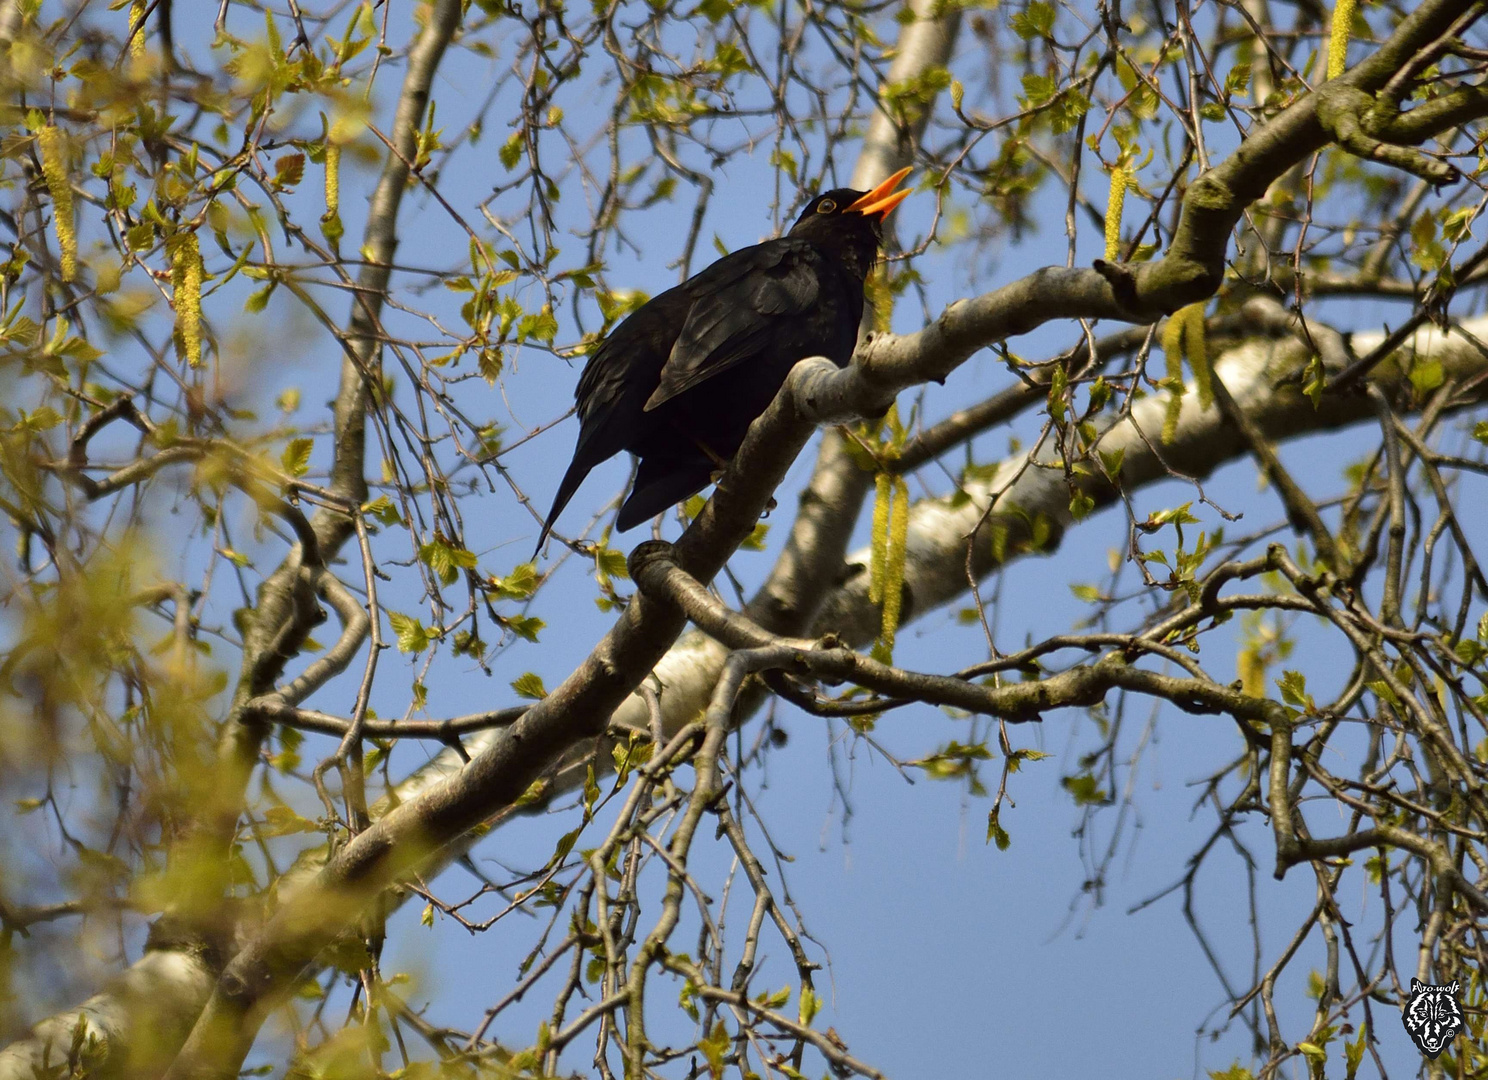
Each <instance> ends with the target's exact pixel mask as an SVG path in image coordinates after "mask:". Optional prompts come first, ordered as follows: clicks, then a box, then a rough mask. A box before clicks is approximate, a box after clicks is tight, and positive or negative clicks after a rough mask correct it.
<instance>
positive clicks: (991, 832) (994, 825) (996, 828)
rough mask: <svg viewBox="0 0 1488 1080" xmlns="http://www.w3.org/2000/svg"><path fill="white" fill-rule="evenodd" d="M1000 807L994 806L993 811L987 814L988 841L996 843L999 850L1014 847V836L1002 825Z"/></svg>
mask: <svg viewBox="0 0 1488 1080" xmlns="http://www.w3.org/2000/svg"><path fill="white" fill-rule="evenodd" d="M1000 809H1001V808H1000V807H995V806H994V807H993V808H992V812H991V813H989V814H988V815H987V843H989V844H996V845H997V850H998V851H1006V850H1007V849H1008V848H1010V847H1012V844H1013V838H1012V837H1011V836H1010V835H1008V831H1007V830H1006V829H1004V828H1003V827H1002V822H1000V821H999V820H998V815H999V812H1000Z"/></svg>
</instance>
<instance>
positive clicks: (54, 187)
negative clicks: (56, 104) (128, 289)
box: [36, 124, 77, 281]
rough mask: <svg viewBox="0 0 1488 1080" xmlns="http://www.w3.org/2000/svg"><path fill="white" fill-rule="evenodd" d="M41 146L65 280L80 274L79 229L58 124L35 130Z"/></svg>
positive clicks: (44, 172)
mask: <svg viewBox="0 0 1488 1080" xmlns="http://www.w3.org/2000/svg"><path fill="white" fill-rule="evenodd" d="M36 141H37V143H38V144H39V148H40V150H41V174H42V176H43V178H44V179H45V180H46V186H47V192H48V194H50V195H51V197H52V225H53V226H54V227H55V228H56V230H57V249H58V250H59V251H60V252H61V253H62V280H63V281H71V280H72V279H73V278H74V277H76V276H77V230H76V229H75V228H74V227H73V222H72V183H71V182H70V181H69V180H68V178H67V137H66V136H65V135H63V134H62V129H61V128H59V127H57V125H55V124H48V125H47V126H46V127H44V128H42V129H41V130H40V131H38V132H37V133H36Z"/></svg>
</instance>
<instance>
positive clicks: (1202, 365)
mask: <svg viewBox="0 0 1488 1080" xmlns="http://www.w3.org/2000/svg"><path fill="white" fill-rule="evenodd" d="M1178 314H1179V315H1181V316H1183V355H1184V356H1185V357H1187V358H1188V366H1189V369H1190V370H1191V371H1192V372H1193V377H1194V389H1195V390H1197V391H1198V392H1199V408H1201V409H1207V408H1209V406H1211V405H1213V404H1214V380H1213V378H1212V373H1211V371H1210V368H1209V343H1208V341H1206V340H1205V338H1204V305H1203V304H1202V303H1199V304H1189V305H1188V307H1186V308H1184V309H1183V310H1182V311H1180V312H1178Z"/></svg>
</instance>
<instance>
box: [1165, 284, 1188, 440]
mask: <svg viewBox="0 0 1488 1080" xmlns="http://www.w3.org/2000/svg"><path fill="white" fill-rule="evenodd" d="M1187 310H1188V309H1187V308H1180V309H1179V310H1177V311H1175V312H1173V314H1171V315H1169V316H1168V321H1167V322H1166V323H1164V324H1163V332H1162V347H1163V360H1164V361H1165V362H1166V364H1167V378H1166V379H1164V381H1165V382H1167V383H1168V384H1169V385H1168V410H1167V412H1166V413H1164V414H1163V426H1162V441H1163V442H1165V443H1170V442H1172V441H1173V438H1174V436H1176V435H1177V434H1178V417H1179V415H1180V414H1181V413H1182V412H1183V324H1184V321H1185V319H1186V316H1185V315H1184V312H1185V311H1187Z"/></svg>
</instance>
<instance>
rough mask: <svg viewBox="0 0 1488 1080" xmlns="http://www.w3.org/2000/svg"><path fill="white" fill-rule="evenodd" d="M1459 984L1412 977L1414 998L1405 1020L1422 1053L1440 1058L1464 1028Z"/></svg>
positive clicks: (1405, 1014) (1403, 1017) (1408, 1005)
mask: <svg viewBox="0 0 1488 1080" xmlns="http://www.w3.org/2000/svg"><path fill="white" fill-rule="evenodd" d="M1457 994H1458V986H1457V984H1456V983H1455V982H1453V983H1448V984H1447V985H1446V986H1432V985H1429V984H1427V983H1423V982H1421V981H1420V980H1418V979H1412V980H1411V993H1410V999H1409V1000H1408V1001H1407V1002H1406V1003H1405V1012H1404V1014H1403V1015H1402V1019H1403V1020H1404V1021H1405V1030H1406V1031H1407V1032H1408V1033H1409V1034H1410V1037H1411V1039H1413V1040H1414V1041H1415V1044H1416V1046H1418V1047H1419V1048H1420V1050H1421V1053H1423V1054H1425V1055H1426V1056H1427V1057H1429V1058H1432V1059H1433V1060H1434V1059H1435V1058H1436V1056H1437V1055H1438V1054H1440V1053H1441V1052H1442V1051H1443V1050H1445V1049H1446V1048H1447V1044H1448V1043H1450V1042H1451V1041H1452V1040H1453V1039H1454V1038H1455V1037H1456V1035H1457V1032H1458V1031H1460V1030H1461V1029H1462V1008H1461V1006H1459V1005H1458V1004H1457Z"/></svg>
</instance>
